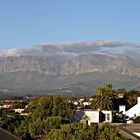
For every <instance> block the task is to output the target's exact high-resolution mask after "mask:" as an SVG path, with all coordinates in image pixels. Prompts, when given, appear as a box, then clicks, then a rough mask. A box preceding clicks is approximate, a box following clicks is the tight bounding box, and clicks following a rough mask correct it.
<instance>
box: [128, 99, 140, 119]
mask: <svg viewBox="0 0 140 140" xmlns="http://www.w3.org/2000/svg"><path fill="white" fill-rule="evenodd" d="M125 114H126V116H128V117H129V118H135V117H138V116H140V97H138V98H137V104H136V105H135V106H133V107H132V108H130V109H129V110H127V111H126V113H125Z"/></svg>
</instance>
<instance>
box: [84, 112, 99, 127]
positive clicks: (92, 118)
mask: <svg viewBox="0 0 140 140" xmlns="http://www.w3.org/2000/svg"><path fill="white" fill-rule="evenodd" d="M84 114H85V115H86V116H88V118H89V120H88V124H89V125H90V123H99V111H84Z"/></svg>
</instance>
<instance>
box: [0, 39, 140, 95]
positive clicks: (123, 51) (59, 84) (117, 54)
mask: <svg viewBox="0 0 140 140" xmlns="http://www.w3.org/2000/svg"><path fill="white" fill-rule="evenodd" d="M108 83H112V84H113V86H114V87H115V88H124V87H125V88H127V89H137V90H139V89H140V45H139V44H134V43H129V42H118V41H104V40H98V41H83V42H64V43H58V44H45V45H44V44H43V45H37V46H36V47H33V48H28V49H9V50H2V51H0V94H12V95H16V94H18V95H19V94H20V95H29V94H33V95H42V94H43V95H44V94H45V95H48V94H49V95H50V94H65V95H76V96H77V95H82V96H86V95H89V94H91V93H92V92H94V91H95V88H97V87H99V86H102V85H104V84H108Z"/></svg>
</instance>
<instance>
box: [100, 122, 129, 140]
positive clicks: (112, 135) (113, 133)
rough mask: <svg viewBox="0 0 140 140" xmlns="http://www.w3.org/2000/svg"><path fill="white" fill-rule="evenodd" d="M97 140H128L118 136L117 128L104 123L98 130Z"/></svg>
mask: <svg viewBox="0 0 140 140" xmlns="http://www.w3.org/2000/svg"><path fill="white" fill-rule="evenodd" d="M98 140H128V139H127V138H126V137H124V136H122V135H121V134H120V132H119V129H118V128H117V126H114V125H110V124H109V123H105V124H103V125H102V126H101V127H100V128H99V129H98Z"/></svg>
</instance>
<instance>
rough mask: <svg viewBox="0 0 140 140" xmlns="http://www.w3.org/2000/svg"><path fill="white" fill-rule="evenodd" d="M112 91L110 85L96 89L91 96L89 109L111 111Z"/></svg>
mask: <svg viewBox="0 0 140 140" xmlns="http://www.w3.org/2000/svg"><path fill="white" fill-rule="evenodd" d="M113 98H114V90H113V88H112V85H106V86H105V87H101V88H97V90H96V94H95V95H93V100H92V102H91V107H92V109H93V110H111V109H112V108H113V101H112V100H113Z"/></svg>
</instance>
